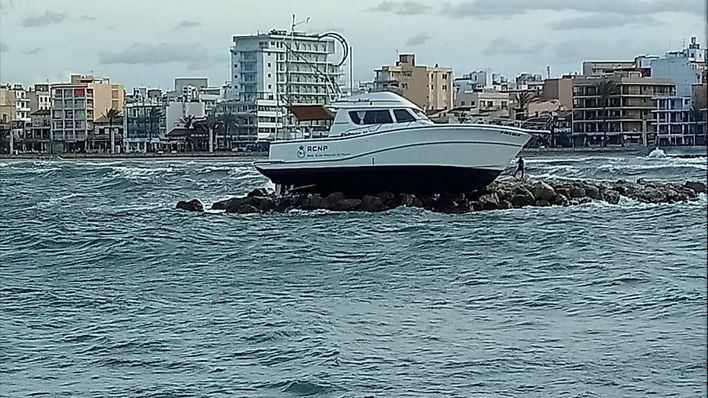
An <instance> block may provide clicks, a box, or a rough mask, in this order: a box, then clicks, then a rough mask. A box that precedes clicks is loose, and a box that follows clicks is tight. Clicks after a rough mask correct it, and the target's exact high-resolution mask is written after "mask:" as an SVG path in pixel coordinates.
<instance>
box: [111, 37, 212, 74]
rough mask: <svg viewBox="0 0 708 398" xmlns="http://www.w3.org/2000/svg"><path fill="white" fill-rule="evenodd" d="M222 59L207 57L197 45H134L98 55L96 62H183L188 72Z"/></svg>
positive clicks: (126, 63)
mask: <svg viewBox="0 0 708 398" xmlns="http://www.w3.org/2000/svg"><path fill="white" fill-rule="evenodd" d="M223 58H224V57H216V56H212V55H209V53H208V52H207V51H206V49H205V48H204V47H202V46H201V45H199V44H176V43H159V44H149V43H135V44H133V45H131V46H130V47H128V48H126V49H124V50H120V51H107V52H102V53H100V54H99V56H98V62H99V63H100V64H104V65H109V64H124V65H157V64H167V63H171V62H184V63H186V64H187V67H188V68H189V69H190V70H196V69H199V68H201V67H203V66H206V65H211V64H214V63H216V62H226V61H225V60H224V59H223Z"/></svg>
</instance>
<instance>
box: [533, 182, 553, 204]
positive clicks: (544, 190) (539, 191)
mask: <svg viewBox="0 0 708 398" xmlns="http://www.w3.org/2000/svg"><path fill="white" fill-rule="evenodd" d="M531 193H532V194H533V197H534V198H536V200H543V201H546V202H550V201H551V200H552V199H553V197H554V196H556V191H555V190H553V187H552V186H550V185H548V184H546V183H545V182H542V181H538V182H536V183H534V184H533V185H532V186H531Z"/></svg>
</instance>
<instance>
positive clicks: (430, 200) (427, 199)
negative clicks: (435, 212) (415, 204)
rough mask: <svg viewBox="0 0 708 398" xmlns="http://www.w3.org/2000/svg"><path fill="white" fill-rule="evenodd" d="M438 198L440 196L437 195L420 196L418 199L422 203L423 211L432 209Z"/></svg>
mask: <svg viewBox="0 0 708 398" xmlns="http://www.w3.org/2000/svg"><path fill="white" fill-rule="evenodd" d="M439 197H440V195H438V194H425V195H420V196H419V199H420V201H421V202H422V203H423V208H424V209H432V208H433V207H434V206H435V203H437V201H438V198H439Z"/></svg>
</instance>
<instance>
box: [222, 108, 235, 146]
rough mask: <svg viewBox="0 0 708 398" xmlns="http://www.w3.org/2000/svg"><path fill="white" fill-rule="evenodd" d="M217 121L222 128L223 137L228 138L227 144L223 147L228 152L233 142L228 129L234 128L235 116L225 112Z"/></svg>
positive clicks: (227, 111)
mask: <svg viewBox="0 0 708 398" xmlns="http://www.w3.org/2000/svg"><path fill="white" fill-rule="evenodd" d="M217 120H218V122H219V123H220V124H221V125H222V126H223V127H224V137H226V136H228V137H229V140H228V144H227V145H225V146H226V149H228V150H230V149H231V145H232V141H233V135H232V130H230V129H231V128H232V127H236V115H235V114H234V113H233V112H231V111H229V110H226V111H224V113H222V114H220V115H219V116H218V117H217Z"/></svg>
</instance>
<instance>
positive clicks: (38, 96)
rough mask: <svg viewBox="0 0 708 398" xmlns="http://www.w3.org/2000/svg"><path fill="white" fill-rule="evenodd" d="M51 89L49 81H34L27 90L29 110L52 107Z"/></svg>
mask: <svg viewBox="0 0 708 398" xmlns="http://www.w3.org/2000/svg"><path fill="white" fill-rule="evenodd" d="M51 97H52V91H51V84H49V83H35V84H34V86H32V87H30V89H29V91H27V98H28V99H29V109H30V112H35V111H38V110H49V109H51V107H52V101H51Z"/></svg>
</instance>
